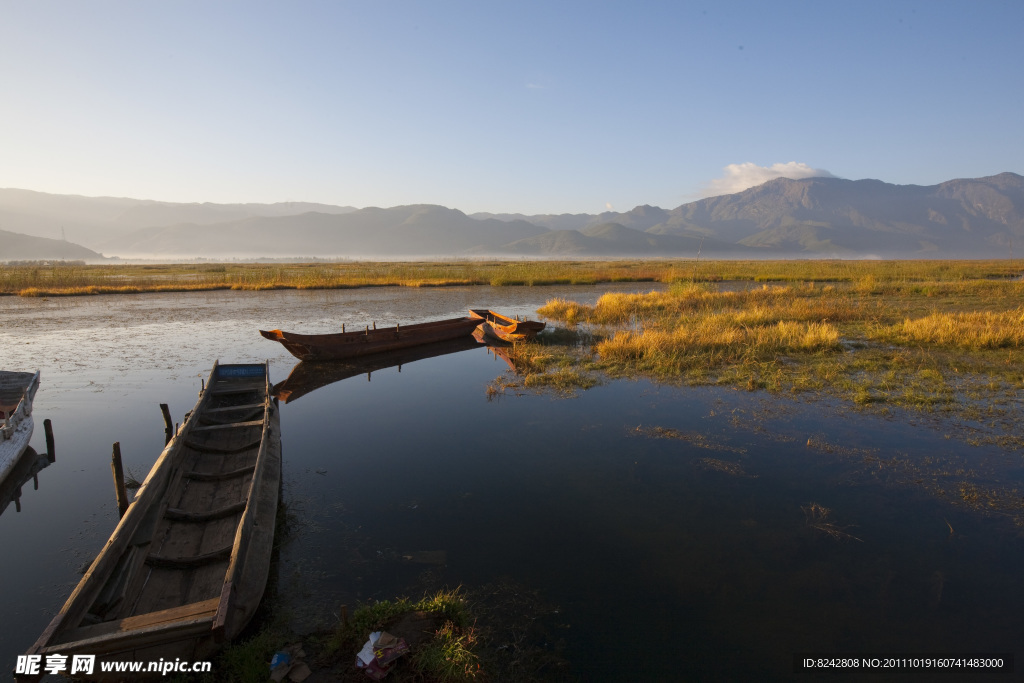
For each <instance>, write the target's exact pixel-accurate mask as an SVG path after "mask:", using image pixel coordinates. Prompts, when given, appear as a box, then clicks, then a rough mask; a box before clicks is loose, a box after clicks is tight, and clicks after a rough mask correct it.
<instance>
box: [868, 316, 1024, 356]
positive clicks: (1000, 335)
mask: <svg viewBox="0 0 1024 683" xmlns="http://www.w3.org/2000/svg"><path fill="white" fill-rule="evenodd" d="M870 336H871V337H872V338H873V339H877V340H879V341H885V342H890V343H895V344H903V345H909V344H934V345H937V346H950V347H955V348H960V349H1003V348H1010V347H1020V346H1021V345H1022V344H1024V306H1021V307H1018V308H1016V309H1013V310H1010V311H1002V312H992V311H977V312H965V313H940V312H934V313H932V314H930V315H927V316H924V317H922V318H915V319H910V318H906V319H904V320H903V321H902V322H899V323H896V324H894V325H888V326H884V327H878V328H875V329H873V330H872V331H871V333H870Z"/></svg>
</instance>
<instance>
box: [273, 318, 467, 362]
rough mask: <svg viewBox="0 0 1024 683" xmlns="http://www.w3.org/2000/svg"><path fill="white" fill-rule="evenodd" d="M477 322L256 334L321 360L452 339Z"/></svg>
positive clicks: (460, 320)
mask: <svg viewBox="0 0 1024 683" xmlns="http://www.w3.org/2000/svg"><path fill="white" fill-rule="evenodd" d="M479 324H480V321H479V320H477V319H475V318H451V319H449V320H436V321H434V322H429V323H417V324H415V325H395V326H394V327H381V328H379V329H377V328H376V326H374V329H370V328H369V327H366V329H365V330H360V331H358V332H345V331H342V332H338V333H335V334H296V333H295V332H284V331H282V330H270V331H266V330H260V334H261V335H263V336H264V337H266V338H267V339H270V340H271V341H276V342H281V344H282V345H283V346H284V347H285V348H286V349H288V351H289V353H291V354H292V355H293V356H295V357H296V358H298V359H299V360H310V361H322V360H343V359H345V358H356V357H358V356H366V355H369V354H371V353H382V352H384V351H397V350H398V349H405V348H409V347H411V346H419V345H420V344H430V343H432V342H439V341H445V340H447V339H456V338H458V337H463V336H467V335H470V334H472V333H473V330H474V329H475V328H476V326H477V325H479Z"/></svg>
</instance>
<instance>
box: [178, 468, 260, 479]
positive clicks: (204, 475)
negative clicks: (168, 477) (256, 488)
mask: <svg viewBox="0 0 1024 683" xmlns="http://www.w3.org/2000/svg"><path fill="white" fill-rule="evenodd" d="M255 469H256V465H247V466H246V467H239V468H238V469H237V470H232V471H230V472H186V473H185V478H186V479H193V480H195V481H223V480H225V479H233V478H234V477H240V476H242V475H244V474H251V473H252V472H253V470H255Z"/></svg>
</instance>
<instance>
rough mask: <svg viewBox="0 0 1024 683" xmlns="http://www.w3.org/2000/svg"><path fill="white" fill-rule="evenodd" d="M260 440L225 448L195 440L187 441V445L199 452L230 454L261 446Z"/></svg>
mask: <svg viewBox="0 0 1024 683" xmlns="http://www.w3.org/2000/svg"><path fill="white" fill-rule="evenodd" d="M260 441H261V440H260V439H256V440H255V441H252V442H249V443H245V444H243V445H241V446H235V447H229V448H225V447H222V446H214V445H212V444H205V443H196V442H195V441H191V440H190V441H186V442H185V445H186V446H188V447H189V448H191V449H192V450H194V451H198V452H199V453H223V454H225V455H228V454H231V453H241V452H242V451H247V450H250V449H253V448H259V445H260Z"/></svg>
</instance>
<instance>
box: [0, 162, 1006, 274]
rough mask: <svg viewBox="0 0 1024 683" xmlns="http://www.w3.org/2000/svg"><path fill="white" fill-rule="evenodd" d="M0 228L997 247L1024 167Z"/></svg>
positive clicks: (465, 248)
mask: <svg viewBox="0 0 1024 683" xmlns="http://www.w3.org/2000/svg"><path fill="white" fill-rule="evenodd" d="M163 221H169V222H166V223H162V222H163ZM0 229H4V230H8V231H12V232H20V233H24V234H26V235H34V236H37V237H49V238H55V237H58V236H61V234H62V233H63V232H64V231H66V233H67V236H68V239H69V240H71V241H74V242H79V243H81V244H84V245H85V246H87V247H90V248H92V249H94V250H96V251H102V252H104V253H107V254H114V255H118V256H124V257H147V258H172V257H173V258H192V257H197V256H198V257H209V258H219V257H234V256H238V257H255V256H281V257H285V256H324V257H353V258H359V257H363V258H372V257H413V258H416V257H438V256H454V255H483V254H488V255H495V256H500V255H522V256H546V257H553V258H554V257H560V256H602V257H612V256H616V255H623V256H685V257H693V256H695V255H696V253H697V251H698V249H701V253H702V254H704V255H707V256H711V257H714V256H720V257H732V258H750V257H753V258H757V257H763V258H785V257H803V258H810V257H819V258H828V257H845V258H857V257H892V258H913V257H934V258H999V257H1004V256H1007V255H1008V254H1007V251H1008V249H1012V245H1013V242H1014V241H1015V240H1014V237H1016V238H1017V240H1016V241H1017V242H1018V244H1020V245H1022V247H1024V177H1022V176H1020V175H1017V174H1015V173H1001V174H999V175H995V176H990V177H985V178H968V179H956V180H950V181H947V182H944V183H940V184H938V185H931V186H919V185H892V184H889V183H885V182H882V181H879V180H844V179H840V178H807V179H803V180H789V179H785V178H777V179H775V180H771V181H768V182H766V183H764V184H763V185H759V186H757V187H753V188H750V189H748V190H744V191H743V192H739V193H736V194H731V195H721V196H718V197H710V198H707V199H701V200H699V201H695V202H690V203H688V204H683V205H681V206H678V207H676V208H674V209H671V210H666V209H662V208H659V207H656V206H649V205H642V206H637V207H635V208H634V209H632V210H630V211H626V212H610V211H609V212H604V213H600V214H557V215H554V214H552V215H536V216H527V215H522V214H488V213H478V214H473V215H472V216H468V215H466V214H465V213H463V212H462V211H459V210H457V209H449V208H446V207H443V206H437V205H431V204H415V205H408V206H396V207H391V208H378V207H369V208H364V209H353V208H352V207H337V206H330V205H323V204H311V203H292V202H287V203H278V204H174V203H170V202H158V201H153V200H134V199H120V198H110V197H98V198H89V197H77V196H66V195H46V194H44V193H38V192H31V191H27V190H0ZM79 234H80V235H82V237H77V236H76V235H79ZM52 241H53V242H60V243H62V244H68V242H63V240H56V239H53V240H52ZM51 246H53V245H51ZM1022 250H1024V248H1022ZM5 251H6V249H5V247H4V245H3V244H2V243H0V261H2V260H10V259H13V258H26V257H14V256H7V255H6V253H5ZM58 257H59V256H57V255H55V254H48V255H40V256H36V257H34V258H58ZM68 258H70V257H68ZM76 258H81V257H76ZM85 258H88V257H85Z"/></svg>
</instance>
